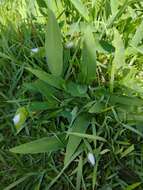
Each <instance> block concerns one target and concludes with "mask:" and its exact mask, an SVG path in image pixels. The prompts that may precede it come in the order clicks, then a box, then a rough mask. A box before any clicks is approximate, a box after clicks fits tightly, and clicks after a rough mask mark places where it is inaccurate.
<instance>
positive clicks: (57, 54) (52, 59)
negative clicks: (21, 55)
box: [45, 9, 63, 76]
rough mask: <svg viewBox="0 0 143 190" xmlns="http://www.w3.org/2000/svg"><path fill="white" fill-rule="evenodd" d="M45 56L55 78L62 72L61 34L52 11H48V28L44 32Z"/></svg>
mask: <svg viewBox="0 0 143 190" xmlns="http://www.w3.org/2000/svg"><path fill="white" fill-rule="evenodd" d="M45 48H46V56H47V62H48V66H49V69H50V71H51V73H52V74H53V75H55V76H60V75H62V72H63V46H62V38H61V32H60V29H59V26H58V23H57V21H56V18H55V15H54V13H53V12H52V10H50V9H48V26H47V32H46V42H45Z"/></svg>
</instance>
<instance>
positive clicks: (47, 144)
mask: <svg viewBox="0 0 143 190" xmlns="http://www.w3.org/2000/svg"><path fill="white" fill-rule="evenodd" d="M64 139H65V134H60V135H57V136H51V137H44V138H41V139H38V140H35V141H31V142H29V143H25V144H22V145H19V146H16V147H14V148H11V149H10V151H11V152H13V153H19V154H37V153H45V152H52V151H56V150H58V149H61V148H64V147H65V144H64Z"/></svg>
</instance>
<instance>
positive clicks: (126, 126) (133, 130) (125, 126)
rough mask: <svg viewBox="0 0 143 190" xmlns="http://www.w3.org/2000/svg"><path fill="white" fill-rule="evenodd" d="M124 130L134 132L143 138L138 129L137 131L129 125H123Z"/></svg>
mask: <svg viewBox="0 0 143 190" xmlns="http://www.w3.org/2000/svg"><path fill="white" fill-rule="evenodd" d="M121 125H122V126H123V127H124V128H126V129H128V130H130V131H132V132H133V133H135V134H137V135H139V136H140V137H143V133H141V132H140V131H138V130H137V129H135V128H134V127H131V126H129V125H126V124H123V123H122V124H121Z"/></svg>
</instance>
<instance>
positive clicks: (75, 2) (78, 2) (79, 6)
mask: <svg viewBox="0 0 143 190" xmlns="http://www.w3.org/2000/svg"><path fill="white" fill-rule="evenodd" d="M70 1H71V3H72V4H73V5H74V6H75V8H76V9H77V10H78V12H79V13H80V14H81V15H82V16H83V17H84V18H85V19H86V20H87V21H88V20H89V13H88V9H87V8H86V7H85V6H84V4H83V3H82V2H81V0H70Z"/></svg>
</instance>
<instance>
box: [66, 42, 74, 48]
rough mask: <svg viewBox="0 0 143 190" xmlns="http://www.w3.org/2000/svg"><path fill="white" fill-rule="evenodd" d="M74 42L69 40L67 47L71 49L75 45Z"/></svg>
mask: <svg viewBox="0 0 143 190" xmlns="http://www.w3.org/2000/svg"><path fill="white" fill-rule="evenodd" d="M73 45H74V44H73V42H68V43H67V44H66V48H67V49H70V48H72V47H73Z"/></svg>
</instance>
